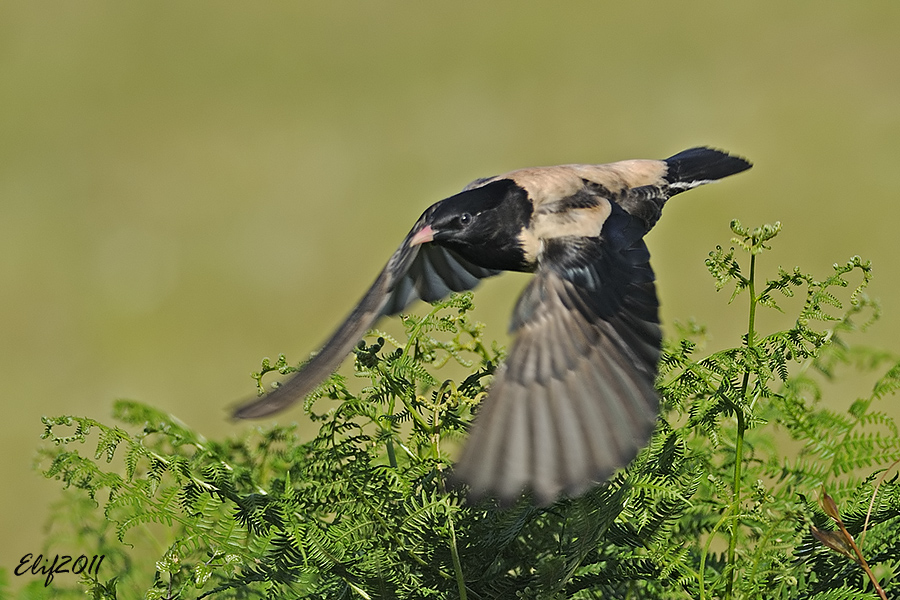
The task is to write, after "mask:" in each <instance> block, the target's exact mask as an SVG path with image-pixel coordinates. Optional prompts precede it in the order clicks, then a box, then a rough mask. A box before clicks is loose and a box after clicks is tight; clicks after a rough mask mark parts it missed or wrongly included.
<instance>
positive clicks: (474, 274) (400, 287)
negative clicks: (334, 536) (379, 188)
mask: <svg viewBox="0 0 900 600" xmlns="http://www.w3.org/2000/svg"><path fill="white" fill-rule="evenodd" d="M427 215H428V211H426V213H425V214H424V215H423V216H422V218H420V219H419V222H418V223H416V226H415V227H413V229H412V231H410V232H409V234H408V235H407V236H406V239H404V240H403V243H402V244H401V245H400V247H399V248H397V251H396V252H394V254H393V256H391V258H390V260H388V263H387V265H385V267H384V269H383V270H382V271H381V273H380V274H379V275H378V278H377V279H376V280H375V283H373V284H372V287H370V288H369V291H368V292H366V294H365V295H364V296H363V297H362V299H361V300H360V301H359V304H357V305H356V308H354V309H353V311H352V312H351V313H350V315H349V316H348V317H347V318H346V319H345V320H344V322H343V323H342V324H341V326H340V327H338V328H337V330H336V331H335V332H334V333H333V334H332V335H331V337H330V338H329V339H328V341H327V342H325V344H324V345H323V346H322V349H321V350H320V351H319V353H318V354H316V355H315V356H314V357H313V358H312V359H311V360H310V361H309V362H308V363H306V364H305V365H304V366H303V368H302V369H300V371H298V372H297V373H295V374H294V375H293V376H292V377H291V378H290V379H288V380H287V381H285V382H283V383H282V385H281V386H279V387H278V388H276V389H274V390H273V391H271V392H269V393H267V394H266V395H265V396H262V397H260V398H254V399H253V400H249V401H247V402H245V403H243V404H242V405H241V406H239V407H238V408H237V409H236V410H235V411H234V417H236V418H239V419H254V418H260V417H265V416H267V415H271V414H273V413H276V412H279V411H282V410H284V409H286V408H287V407H289V406H290V405H291V404H293V403H294V402H297V401H298V400H300V399H302V398H304V397H305V396H306V395H307V394H309V393H310V392H311V391H312V390H313V389H315V387H316V386H317V385H318V384H319V383H320V382H321V381H322V380H323V379H325V378H326V377H328V376H329V375H331V373H333V372H334V371H335V370H336V369H337V368H338V367H339V366H340V364H341V362H342V361H343V360H344V358H345V357H346V356H347V355H348V354H350V351H351V350H352V349H353V347H354V346H355V345H356V344H357V343H358V342H359V340H360V339H362V337H363V335H365V333H366V332H367V331H368V330H369V329H371V328H372V327H373V326H374V324H375V322H376V321H377V320H378V318H379V317H381V316H382V315H393V314H396V313H398V312H400V311H402V310H403V309H404V308H406V307H407V306H409V305H410V304H411V303H412V302H414V301H415V300H417V299H421V300H425V301H427V302H432V301H435V300H440V299H441V298H444V297H445V296H447V295H448V294H449V293H450V292H461V291H464V290H470V289H472V288H474V287H475V286H476V285H478V282H479V281H480V280H481V279H482V278H484V277H490V276H492V275H496V274H498V273H499V271H496V270H493V269H485V268H482V267H479V266H476V265H474V264H472V263H471V262H469V261H467V260H466V259H464V258H463V257H461V256H459V255H458V254H456V253H455V252H453V251H452V250H447V249H446V248H442V247H440V246H438V245H436V244H432V243H427V244H422V245H411V244H410V240H411V239H412V237H413V235H415V233H416V232H418V230H419V229H420V228H421V227H422V226H423V224H424V222H425V218H426V216H427Z"/></svg>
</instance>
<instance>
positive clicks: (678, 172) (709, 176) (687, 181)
mask: <svg viewBox="0 0 900 600" xmlns="http://www.w3.org/2000/svg"><path fill="white" fill-rule="evenodd" d="M665 162H666V165H667V166H668V171H667V172H666V181H668V182H669V189H672V190H678V191H683V190H689V189H691V188H694V187H697V186H698V185H703V184H704V183H711V182H713V181H717V180H719V179H722V178H723V177H728V176H729V175H734V174H735V173H740V172H741V171H746V170H747V169H749V168H750V167H751V166H752V165H751V164H750V162H749V161H747V160H745V159H743V158H740V157H738V156H732V155H730V154H726V153H724V152H722V151H720V150H713V149H712V148H690V149H688V150H684V151H683V152H679V153H678V154H676V155H675V156H672V157H669V158H667V159H666V161H665Z"/></svg>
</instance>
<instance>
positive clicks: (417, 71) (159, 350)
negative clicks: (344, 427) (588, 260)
mask: <svg viewBox="0 0 900 600" xmlns="http://www.w3.org/2000/svg"><path fill="white" fill-rule="evenodd" d="M697 144H710V145H714V146H717V147H721V148H725V149H727V150H730V151H733V152H735V153H738V154H741V155H744V156H746V157H748V158H750V159H751V160H752V161H753V162H754V163H755V168H754V169H753V170H752V171H750V172H749V173H746V174H742V175H740V176H738V177H735V178H733V179H729V180H728V181H727V182H723V183H721V184H719V185H716V186H708V187H706V188H703V189H700V190H696V191H693V192H691V193H690V194H686V195H684V196H679V197H678V198H677V199H676V201H673V203H672V204H670V205H669V206H668V208H667V209H666V215H665V217H664V218H663V220H662V222H661V223H660V225H659V226H658V227H657V228H656V230H654V231H653V232H652V233H651V234H650V236H649V238H648V242H649V245H650V248H651V251H652V252H653V253H654V265H655V268H656V270H657V273H658V279H659V293H660V296H661V299H662V303H663V306H662V315H663V318H664V319H665V321H666V322H667V323H669V324H671V322H672V321H673V320H675V319H679V320H686V319H688V318H689V317H696V318H697V319H698V320H699V321H701V322H702V323H705V324H707V325H708V326H709V328H710V330H711V333H712V335H713V336H714V340H713V342H712V343H713V344H714V345H719V346H721V345H725V344H736V343H738V336H739V335H740V332H741V331H742V327H743V326H744V323H745V316H744V303H743V302H741V303H740V305H739V306H731V307H726V306H725V301H726V300H727V297H726V296H725V294H724V293H723V294H719V295H717V294H716V292H715V290H714V287H713V285H712V282H711V280H710V279H709V276H708V274H707V273H706V269H705V267H704V264H703V260H704V258H705V257H706V254H707V252H708V251H709V250H711V249H712V248H713V247H714V246H715V245H716V244H717V243H721V244H728V241H729V239H730V232H729V230H728V222H729V220H730V219H732V218H735V217H737V218H739V219H741V220H742V221H743V222H744V223H745V224H747V225H759V224H762V223H764V222H772V221H774V220H781V221H782V222H783V223H784V226H785V233H784V234H782V236H781V237H780V238H779V239H778V240H776V251H775V252H773V253H772V254H771V255H769V256H768V257H767V258H765V260H764V263H763V265H762V267H761V268H762V269H763V272H764V273H772V270H773V269H774V268H775V267H776V266H777V264H778V263H779V261H781V262H783V264H784V266H786V267H793V266H794V265H795V264H799V265H802V266H804V267H805V268H808V269H810V270H812V271H813V272H814V273H815V274H817V275H819V276H821V277H825V276H827V275H828V274H829V273H830V265H831V264H832V263H833V262H837V261H840V262H843V261H845V260H846V259H847V258H848V257H849V256H851V255H852V254H860V255H862V256H863V257H864V258H869V259H871V260H873V261H874V263H875V267H876V279H875V282H874V284H873V286H872V287H871V293H872V295H875V296H878V297H880V298H881V299H882V301H883V305H884V309H885V316H884V318H883V319H882V321H881V322H880V323H879V324H878V325H877V326H876V327H875V328H874V329H873V330H872V331H871V333H869V334H867V335H866V336H865V337H864V338H859V340H860V341H863V342H865V343H867V344H871V345H880V346H885V347H888V348H891V349H893V350H900V341H898V339H900V263H898V261H897V257H898V252H897V247H898V244H897V234H896V229H897V225H896V223H897V221H898V219H900V208H898V205H897V197H898V193H900V178H898V177H897V171H898V166H900V3H898V2H896V0H890V1H887V0H885V1H880V2H878V1H875V2H865V3H862V2H860V3H853V2H828V1H821V0H820V1H816V2H811V1H805V2H791V3H786V2H780V1H778V2H776V1H761V2H753V3H738V2H722V1H715V2H713V1H683V2H671V3H663V2H641V1H639V2H599V1H596V0H594V1H590V2H588V1H573V2H545V3H533V2H515V1H495V2H468V1H463V2H452V3H437V2H408V3H401V2H396V1H390V0H380V1H378V2H345V1H331V2H318V3H312V2H297V1H293V2H266V3H236V2H223V1H216V2H210V1H195V2H180V1H179V2H175V1H154V2H111V1H102V2H101V1H90V0H85V1H81V2H76V3H50V2H30V1H29V2H25V1H13V2H3V3H0V209H2V210H0V282H2V283H0V286H2V287H0V331H2V347H0V352H2V354H0V381H2V384H3V387H2V398H3V406H4V412H5V414H6V419H5V420H4V424H3V436H2V442H0V443H2V446H0V453H2V456H3V460H2V467H0V468H2V478H3V481H4V482H5V484H6V485H5V490H4V491H3V492H2V494H0V520H2V522H0V531H2V534H3V535H2V537H3V540H4V543H3V544H2V549H0V566H3V567H6V568H7V569H8V570H9V571H10V572H11V570H12V569H13V568H14V567H15V566H16V565H17V564H18V561H19V558H20V557H21V556H22V555H23V554H25V553H27V552H39V551H40V540H41V536H42V527H43V523H44V521H45V519H46V507H47V505H48V503H49V502H50V501H52V500H53V499H54V498H56V497H57V493H58V488H59V484H58V483H56V482H51V481H45V480H43V479H42V478H41V477H40V476H39V475H37V474H36V473H34V472H33V471H32V470H31V464H32V461H33V456H34V450H35V448H36V447H37V446H38V445H39V444H40V440H39V439H38V436H39V434H40V433H41V431H42V427H41V423H40V421H39V419H40V416H41V415H43V414H61V413H69V414H72V413H74V414H82V415H88V416H93V417H95V418H100V419H104V420H107V421H108V420H109V418H108V417H109V411H110V406H111V402H112V400H113V399H115V398H119V397H127V398H134V399H138V400H141V401H145V402H148V403H151V404H154V405H156V406H159V407H162V408H164V409H166V410H170V411H172V412H174V413H175V414H177V415H178V416H179V417H180V418H182V419H183V420H184V421H185V422H187V423H188V424H189V425H191V426H193V427H196V428H197V429H199V430H200V431H201V432H202V433H203V434H204V435H207V436H220V435H223V434H226V433H236V432H239V431H240V430H241V429H242V428H244V427H247V426H248V425H246V424H231V423H229V422H228V421H227V418H226V411H225V407H227V406H228V405H229V404H231V403H233V402H234V401H235V400H236V399H238V398H242V397H245V396H248V395H250V394H252V393H253V382H252V380H251V379H250V378H249V373H250V372H251V371H253V370H255V369H257V368H258V365H259V360H260V359H261V357H263V356H273V357H274V356H275V355H277V354H278V353H279V352H286V353H288V356H289V358H290V359H291V360H292V361H298V360H300V359H301V358H303V357H304V356H306V354H307V353H308V352H310V351H311V350H313V349H315V346H316V344H318V343H319V342H320V341H321V340H322V339H323V338H324V336H325V335H327V334H328V333H329V331H330V330H331V328H332V327H334V326H335V325H336V324H337V323H338V321H339V320H340V319H341V318H343V317H344V315H345V314H346V313H347V311H349V309H350V308H351V306H352V304H353V303H354V302H355V300H356V299H357V297H358V296H359V295H360V294H361V293H362V292H363V291H364V289H365V288H366V287H367V286H368V284H369V283H370V282H371V280H372V279H373V278H374V277H375V275H376V273H377V271H378V270H379V269H380V268H381V267H382V265H383V263H384V261H385V260H386V259H387V257H388V256H389V255H390V253H391V252H392V251H393V250H394V248H395V247H396V245H397V244H398V243H399V241H400V240H401V239H402V236H403V235H404V234H405V233H406V231H407V230H408V228H409V227H410V226H411V224H412V223H413V222H414V221H415V219H416V218H417V217H418V215H419V213H420V212H421V210H423V209H424V208H425V207H426V206H427V205H429V204H431V203H432V202H434V201H436V200H438V199H440V198H442V197H445V196H448V195H450V194H452V193H454V192H456V191H458V190H459V189H460V188H461V187H462V186H463V185H465V184H466V183H467V182H468V181H470V180H471V179H474V178H476V177H480V176H485V175H492V174H495V173H498V172H502V171H506V170H510V169H514V168H518V167H523V166H533V165H546V164H558V163H566V162H608V161H612V160H618V159H623V158H637V157H640V158H644V157H646V158H663V157H666V156H668V155H670V154H674V153H675V152H677V151H679V150H682V149H684V148H687V147H689V146H692V145H697ZM765 261H768V262H765ZM522 281H523V279H522V277H520V276H506V277H503V278H500V279H497V280H494V281H491V282H489V283H487V284H485V285H484V286H483V288H482V290H483V291H482V292H481V293H479V295H478V297H477V301H478V304H479V307H480V308H479V316H480V318H481V319H482V320H484V321H486V322H487V323H488V324H489V332H490V335H493V336H496V337H499V338H502V337H503V336H504V335H505V328H506V323H507V320H508V315H509V311H510V308H511V305H512V303H513V301H514V298H515V294H516V293H517V291H518V289H519V288H520V287H521V285H522ZM767 319H770V317H769V316H768V315H764V316H763V318H762V322H761V329H763V330H765V329H766V328H767V326H771V325H772V324H773V321H771V320H768V321H767ZM668 331H669V332H671V331H672V330H671V328H669V329H668ZM867 385H868V384H867ZM848 400H849V399H848V398H838V399H837V400H835V401H836V402H837V403H838V404H840V403H843V402H845V401H848ZM891 402H894V403H896V399H894V398H892V399H891ZM299 415H300V413H299V411H295V412H293V413H291V414H289V415H288V416H286V417H283V420H288V419H296V418H298V416H299ZM84 451H85V452H87V453H91V452H93V447H87V446H86V447H85V449H84ZM54 550H55V552H58V553H61V554H64V553H65V550H66V549H64V548H58V549H54ZM16 583H18V582H14V584H16ZM23 583H24V582H23Z"/></svg>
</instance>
